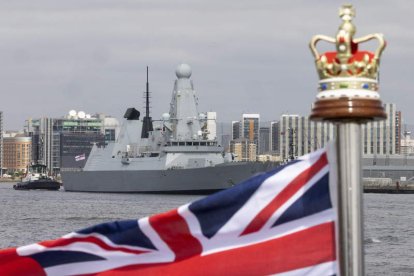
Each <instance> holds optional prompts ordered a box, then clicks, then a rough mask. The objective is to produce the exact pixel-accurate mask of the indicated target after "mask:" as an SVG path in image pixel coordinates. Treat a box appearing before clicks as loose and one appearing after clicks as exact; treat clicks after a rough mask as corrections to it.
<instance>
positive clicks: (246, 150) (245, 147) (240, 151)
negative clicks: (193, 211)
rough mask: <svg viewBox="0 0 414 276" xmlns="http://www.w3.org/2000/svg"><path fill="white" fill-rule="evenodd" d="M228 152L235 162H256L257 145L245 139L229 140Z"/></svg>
mask: <svg viewBox="0 0 414 276" xmlns="http://www.w3.org/2000/svg"><path fill="white" fill-rule="evenodd" d="M230 152H231V153H233V154H234V155H235V160H236V161H256V156H257V154H256V152H257V145H256V144H255V143H253V142H252V141H250V140H249V139H246V138H240V139H236V140H231V141H230Z"/></svg>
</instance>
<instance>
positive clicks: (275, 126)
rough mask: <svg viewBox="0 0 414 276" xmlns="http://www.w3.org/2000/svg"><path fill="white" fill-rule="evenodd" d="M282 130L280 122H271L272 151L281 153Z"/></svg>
mask: <svg viewBox="0 0 414 276" xmlns="http://www.w3.org/2000/svg"><path fill="white" fill-rule="evenodd" d="M279 144H280V130H279V122H271V123H270V151H271V152H272V153H274V154H276V155H279Z"/></svg>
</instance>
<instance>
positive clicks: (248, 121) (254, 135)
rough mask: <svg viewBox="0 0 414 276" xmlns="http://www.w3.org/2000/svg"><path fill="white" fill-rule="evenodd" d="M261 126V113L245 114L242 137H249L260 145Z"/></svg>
mask: <svg viewBox="0 0 414 276" xmlns="http://www.w3.org/2000/svg"><path fill="white" fill-rule="evenodd" d="M259 128H260V115H259V114H243V120H242V126H241V130H242V137H243V138H246V139H248V140H249V141H250V142H253V143H255V144H256V145H259Z"/></svg>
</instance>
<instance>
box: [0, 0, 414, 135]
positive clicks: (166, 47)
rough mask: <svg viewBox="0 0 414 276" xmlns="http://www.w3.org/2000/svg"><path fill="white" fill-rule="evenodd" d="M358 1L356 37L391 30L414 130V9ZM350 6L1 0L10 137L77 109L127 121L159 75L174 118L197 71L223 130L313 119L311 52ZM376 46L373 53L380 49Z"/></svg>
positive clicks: (1, 71)
mask: <svg viewBox="0 0 414 276" xmlns="http://www.w3.org/2000/svg"><path fill="white" fill-rule="evenodd" d="M350 2H355V3H354V5H355V7H356V13H357V16H356V19H355V20H354V22H355V24H356V26H357V34H356V36H357V37H359V36H363V35H366V34H368V33H375V32H380V33H384V35H385V38H386V40H387V42H388V47H387V49H386V50H385V51H384V54H383V58H382V61H381V84H380V93H381V97H382V100H383V102H392V103H396V104H397V108H398V109H399V110H401V111H402V112H403V120H404V122H407V123H414V108H413V101H414V95H413V93H414V91H413V89H412V87H413V84H412V82H413V79H414V78H413V77H414V76H413V72H414V70H413V72H411V71H412V69H410V68H413V64H414V50H413V49H414V28H413V27H414V2H413V1H409V0H406V1H395V0H394V1H382V0H375V1H350ZM341 4H342V3H341V2H339V1H331V0H330V1H309V0H308V1H305V0H304V1H293V0H289V1H287V0H286V1H275V0H263V1H262V0H256V1H247V0H229V1H222V0H209V1H201V0H180V1H174V0H148V1H138V0H133V1H132V0H131V1H128V0H112V1H109V0H96V1H93V0H89V1H88V0H71V1H64V0H43V1H42V0H37V1H33V0H26V1H24V0H20V1H14V0H1V1H0V61H1V63H0V93H1V97H0V110H1V111H3V116H4V121H5V124H4V128H5V129H8V130H9V129H22V127H23V124H24V120H26V119H28V118H38V117H42V116H47V117H61V116H63V115H65V114H66V113H67V112H68V111H69V110H70V109H75V110H78V111H79V110H82V111H85V112H86V113H92V114H93V113H96V112H101V113H105V114H108V115H112V116H114V117H117V118H121V117H122V116H123V114H124V111H125V109H126V108H127V107H130V106H135V107H137V108H138V109H140V110H142V109H143V99H142V96H143V93H142V92H143V91H144V90H145V68H146V66H147V65H148V66H149V67H150V90H151V92H152V110H151V113H152V114H151V115H152V117H153V118H154V119H157V118H160V117H161V114H162V113H164V112H167V111H168V110H169V102H170V99H171V91H172V88H173V82H174V79H175V73H174V72H175V68H176V66H177V65H178V64H179V63H181V62H185V63H188V64H190V65H191V67H192V69H193V75H192V79H193V82H194V86H195V89H196V91H197V95H198V97H199V111H200V112H202V111H216V112H217V115H218V121H219V122H230V121H232V120H239V119H240V118H241V114H242V113H260V115H261V119H262V120H264V121H270V120H277V119H278V118H279V116H280V115H281V114H282V113H290V114H300V115H308V114H309V112H310V105H311V103H312V102H313V101H314V98H315V95H316V85H317V81H318V79H317V74H316V70H315V67H314V63H313V57H312V55H311V53H310V51H309V48H308V43H309V41H310V39H311V37H312V36H313V35H315V34H326V35H330V36H334V35H335V33H336V31H337V28H338V26H339V24H340V19H339V17H338V8H339V6H340V5H341ZM370 46H371V47H372V46H373V45H370Z"/></svg>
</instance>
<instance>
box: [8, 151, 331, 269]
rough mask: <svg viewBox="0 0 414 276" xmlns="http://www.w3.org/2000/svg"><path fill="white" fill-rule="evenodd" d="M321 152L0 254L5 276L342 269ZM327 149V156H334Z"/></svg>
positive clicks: (328, 176)
mask: <svg viewBox="0 0 414 276" xmlns="http://www.w3.org/2000/svg"><path fill="white" fill-rule="evenodd" d="M328 153H329V152H328V151H327V150H326V149H324V150H320V151H317V152H314V153H312V154H309V155H306V156H303V157H301V158H299V159H297V160H295V161H292V162H290V163H288V164H286V165H283V166H280V167H277V168H275V169H274V170H273V171H270V172H267V173H262V174H260V175H257V176H255V177H252V178H250V179H248V180H246V181H244V182H242V183H240V184H238V185H236V186H234V187H233V188H231V189H228V190H225V191H221V192H219V193H216V194H213V195H211V196H209V197H206V198H203V199H200V200H197V201H195V202H192V203H189V204H186V205H183V206H181V207H179V208H177V209H175V210H171V211H169V212H166V213H163V214H158V215H154V216H150V217H146V218H142V219H139V220H124V221H116V222H112V223H104V224H100V225H96V226H93V227H90V228H87V229H84V230H81V231H77V232H73V233H70V234H68V235H66V236H63V237H62V238H60V239H57V240H52V241H44V242H40V243H36V244H31V245H27V246H22V247H18V248H11V249H6V250H3V251H0V271H2V275H79V274H82V275H84V274H87V275H113V274H116V275H118V274H122V275H268V274H277V275H285V276H287V275H318V276H320V275H335V274H338V271H337V261H336V259H337V258H336V245H335V244H336V243H335V240H336V239H335V221H336V215H335V214H336V213H335V211H334V207H333V203H335V202H336V201H335V200H334V197H333V196H331V195H333V194H335V193H334V191H333V190H332V187H333V184H335V182H333V180H334V179H336V177H334V174H335V169H334V168H333V167H334V166H333V165H332V164H333V163H335V161H332V160H334V159H333V158H335V157H334V156H333V155H332V154H331V153H329V154H328ZM328 155H329V156H328Z"/></svg>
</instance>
